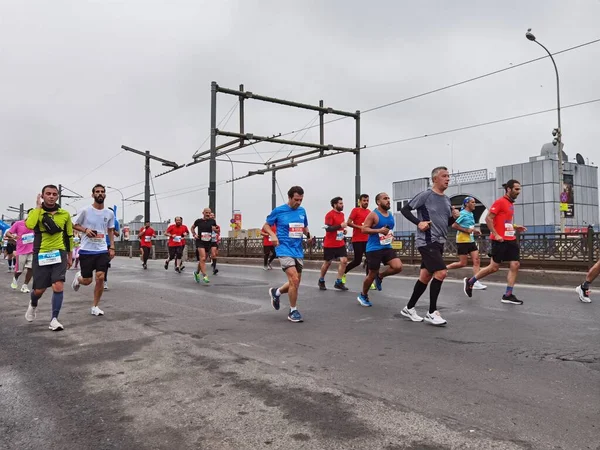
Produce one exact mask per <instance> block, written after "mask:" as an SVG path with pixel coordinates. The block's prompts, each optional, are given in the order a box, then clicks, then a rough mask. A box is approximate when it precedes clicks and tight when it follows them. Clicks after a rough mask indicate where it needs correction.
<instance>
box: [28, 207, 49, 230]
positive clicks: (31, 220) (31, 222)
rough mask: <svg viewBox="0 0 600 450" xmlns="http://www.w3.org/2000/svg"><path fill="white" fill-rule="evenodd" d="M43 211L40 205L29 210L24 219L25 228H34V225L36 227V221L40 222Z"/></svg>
mask: <svg viewBox="0 0 600 450" xmlns="http://www.w3.org/2000/svg"><path fill="white" fill-rule="evenodd" d="M43 212H44V211H43V210H42V208H41V207H39V208H35V209H34V210H33V211H31V212H30V213H29V215H28V216H27V220H26V221H25V225H26V226H27V228H29V229H30V230H33V229H35V227H37V225H38V223H39V222H40V217H41V216H42V214H43Z"/></svg>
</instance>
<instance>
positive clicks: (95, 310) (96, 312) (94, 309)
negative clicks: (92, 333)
mask: <svg viewBox="0 0 600 450" xmlns="http://www.w3.org/2000/svg"><path fill="white" fill-rule="evenodd" d="M90 312H91V313H92V316H103V315H104V311H102V310H101V309H100V308H98V307H97V306H92V309H91V310H90Z"/></svg>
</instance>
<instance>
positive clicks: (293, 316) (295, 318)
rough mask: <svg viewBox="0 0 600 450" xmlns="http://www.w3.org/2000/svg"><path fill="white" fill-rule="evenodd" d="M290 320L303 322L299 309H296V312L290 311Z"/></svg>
mask: <svg viewBox="0 0 600 450" xmlns="http://www.w3.org/2000/svg"><path fill="white" fill-rule="evenodd" d="M288 320H289V321H290V322H302V314H300V311H298V310H297V309H295V310H294V311H290V313H289V314H288Z"/></svg>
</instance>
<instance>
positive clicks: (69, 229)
mask: <svg viewBox="0 0 600 450" xmlns="http://www.w3.org/2000/svg"><path fill="white" fill-rule="evenodd" d="M65 233H66V236H65V237H66V242H65V244H66V246H67V266H68V267H71V264H72V263H73V253H72V252H71V249H73V248H75V243H74V242H73V221H72V220H71V215H69V217H68V218H67V223H66V224H65Z"/></svg>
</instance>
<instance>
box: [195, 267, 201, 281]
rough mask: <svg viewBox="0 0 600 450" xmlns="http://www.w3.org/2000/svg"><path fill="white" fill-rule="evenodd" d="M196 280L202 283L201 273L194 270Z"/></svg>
mask: <svg viewBox="0 0 600 450" xmlns="http://www.w3.org/2000/svg"><path fill="white" fill-rule="evenodd" d="M194 281H195V282H196V283H200V274H199V273H198V272H196V271H195V270H194Z"/></svg>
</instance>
